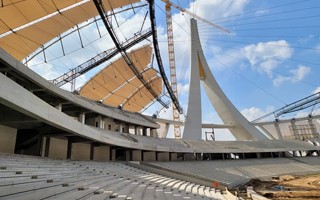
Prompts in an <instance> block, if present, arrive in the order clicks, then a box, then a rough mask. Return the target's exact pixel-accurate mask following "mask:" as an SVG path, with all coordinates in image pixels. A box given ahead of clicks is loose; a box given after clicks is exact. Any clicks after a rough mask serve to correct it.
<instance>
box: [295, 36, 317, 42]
mask: <svg viewBox="0 0 320 200" xmlns="http://www.w3.org/2000/svg"><path fill="white" fill-rule="evenodd" d="M313 38H314V35H308V36H307V37H304V38H301V39H300V40H299V42H300V43H301V44H305V43H307V42H309V41H310V40H311V39H313Z"/></svg>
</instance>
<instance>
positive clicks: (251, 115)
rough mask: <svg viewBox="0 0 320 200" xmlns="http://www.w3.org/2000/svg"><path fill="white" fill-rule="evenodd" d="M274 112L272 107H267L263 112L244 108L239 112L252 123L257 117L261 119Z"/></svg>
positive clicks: (254, 108) (252, 108) (257, 109)
mask: <svg viewBox="0 0 320 200" xmlns="http://www.w3.org/2000/svg"><path fill="white" fill-rule="evenodd" d="M273 110H274V107H273V106H267V108H266V109H265V110H261V109H260V108H256V107H251V108H245V109H243V110H241V114H242V115H243V116H245V117H246V118H247V120H249V121H253V120H255V119H257V118H259V117H262V116H264V115H266V114H268V113H271V112H272V111H273Z"/></svg>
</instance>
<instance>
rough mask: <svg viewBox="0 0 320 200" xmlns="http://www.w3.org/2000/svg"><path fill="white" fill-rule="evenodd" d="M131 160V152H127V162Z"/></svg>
mask: <svg viewBox="0 0 320 200" xmlns="http://www.w3.org/2000/svg"><path fill="white" fill-rule="evenodd" d="M130 160H131V151H130V150H126V161H130Z"/></svg>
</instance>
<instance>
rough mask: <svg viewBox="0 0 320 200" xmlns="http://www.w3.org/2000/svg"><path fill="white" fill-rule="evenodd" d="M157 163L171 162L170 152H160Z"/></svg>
mask: <svg viewBox="0 0 320 200" xmlns="http://www.w3.org/2000/svg"><path fill="white" fill-rule="evenodd" d="M157 161H170V153H169V152H158V153H157Z"/></svg>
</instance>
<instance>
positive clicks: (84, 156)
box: [71, 143, 90, 160]
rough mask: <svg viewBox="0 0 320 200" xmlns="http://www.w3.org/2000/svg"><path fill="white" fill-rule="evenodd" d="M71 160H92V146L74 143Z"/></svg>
mask: <svg viewBox="0 0 320 200" xmlns="http://www.w3.org/2000/svg"><path fill="white" fill-rule="evenodd" d="M71 160H90V144H84V143H73V144H72V153H71Z"/></svg>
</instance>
